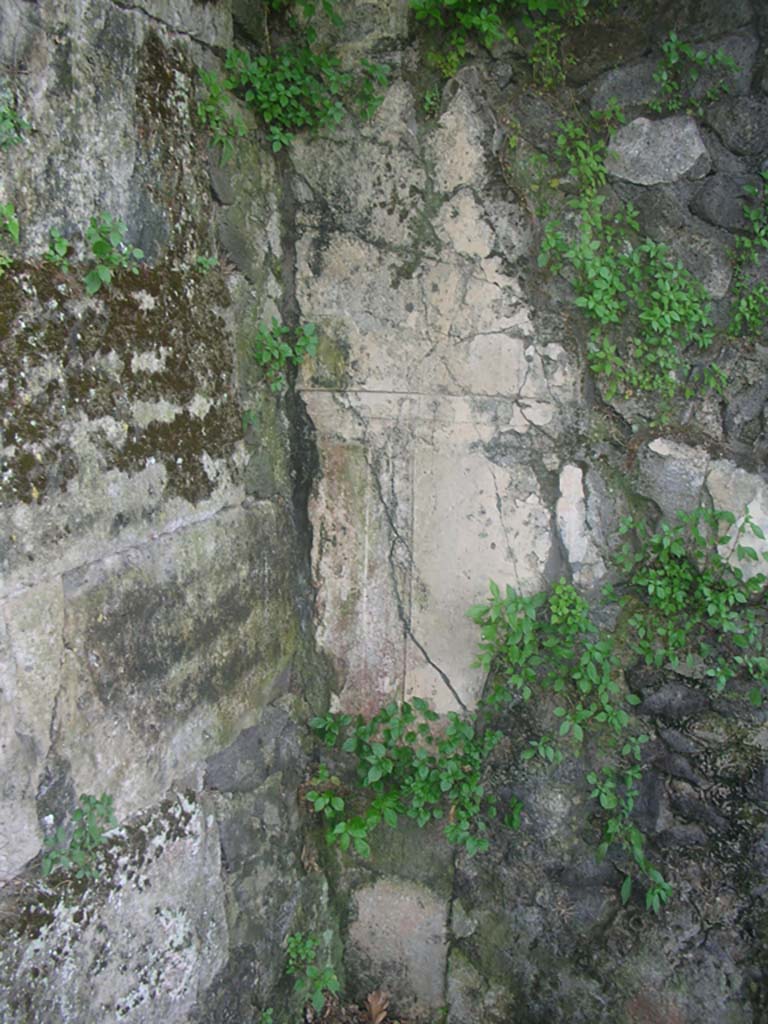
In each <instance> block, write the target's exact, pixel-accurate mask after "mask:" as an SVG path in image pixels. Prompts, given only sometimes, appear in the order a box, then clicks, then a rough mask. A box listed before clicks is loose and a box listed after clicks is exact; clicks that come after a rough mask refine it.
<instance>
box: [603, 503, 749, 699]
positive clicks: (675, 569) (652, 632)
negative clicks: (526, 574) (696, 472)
mask: <svg viewBox="0 0 768 1024" xmlns="http://www.w3.org/2000/svg"><path fill="white" fill-rule="evenodd" d="M621 531H622V533H623V534H625V535H633V536H634V540H635V543H634V545H633V544H631V543H630V542H629V541H625V543H624V545H623V547H622V549H621V552H620V553H619V556H618V564H619V565H620V567H621V568H622V569H623V571H624V572H625V574H626V576H627V584H626V585H625V593H624V594H623V595H622V596H621V598H620V603H621V604H622V605H623V606H627V607H629V608H630V610H632V609H634V611H633V614H632V615H631V617H630V618H629V630H630V642H631V644H632V648H633V650H634V651H635V653H636V654H637V655H639V656H640V657H641V658H642V659H643V661H644V662H645V664H646V665H649V666H655V667H661V666H662V665H664V664H666V663H669V664H670V665H671V666H672V667H673V668H676V667H677V666H678V664H680V663H681V662H683V661H685V662H686V664H688V666H692V665H693V664H694V662H695V660H696V659H699V660H700V662H701V664H702V665H703V666H704V668H705V674H706V676H707V677H708V678H710V679H712V680H713V682H714V685H715V688H716V690H717V691H718V692H721V691H722V690H723V689H724V688H725V687H726V685H727V684H728V683H729V682H730V681H731V680H732V679H734V678H736V677H737V676H740V677H742V678H743V679H745V680H747V681H748V682H749V684H750V685H751V689H750V700H751V701H752V703H753V704H755V705H756V706H760V705H761V704H762V702H763V700H764V699H765V694H766V688H767V687H768V658H766V657H764V656H763V654H762V650H763V647H764V640H763V630H764V627H765V625H766V622H765V613H764V610H763V608H762V601H761V595H762V591H763V588H764V586H765V583H766V576H765V574H764V573H762V572H754V573H751V574H745V573H744V571H743V570H742V568H741V565H740V564H739V563H741V564H744V565H747V564H749V563H752V564H753V565H754V564H755V563H760V562H761V561H768V554H766V553H765V552H763V554H762V555H760V554H759V553H758V552H757V551H756V550H755V548H754V547H752V545H751V544H750V543H749V539H750V538H757V539H759V540H762V541H764V540H765V534H764V531H763V530H762V528H761V527H760V526H759V525H758V524H757V523H755V522H754V520H753V519H752V516H751V515H750V513H749V510H747V511H746V512H745V514H744V515H743V516H742V517H741V519H739V520H737V519H736V517H735V516H734V515H733V514H732V513H731V512H720V511H712V510H709V509H703V508H701V509H697V510H696V511H694V512H691V513H682V512H678V514H677V521H676V522H675V523H674V524H673V525H670V524H666V523H665V524H662V526H661V527H660V528H659V529H658V530H657V531H656V532H654V533H651V532H650V531H649V529H648V527H647V525H646V524H645V522H644V521H642V520H634V519H631V518H628V519H625V520H624V521H623V522H622V524H621ZM610 596H614V595H610Z"/></svg>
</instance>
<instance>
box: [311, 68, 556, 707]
mask: <svg viewBox="0 0 768 1024" xmlns="http://www.w3.org/2000/svg"><path fill="white" fill-rule="evenodd" d="M412 102H413V101H412V99H411V97H410V95H409V93H408V92H407V91H406V90H404V89H403V88H402V87H401V88H400V89H393V90H391V91H390V93H389V94H388V97H387V101H386V103H385V105H384V108H382V109H383V123H382V126H381V128H380V129H379V126H378V124H377V129H379V130H377V131H376V132H375V133H370V136H369V135H366V136H364V138H363V140H362V142H360V143H356V142H354V141H352V140H350V141H349V142H345V143H343V144H341V145H340V144H335V145H334V144H330V143H329V144H326V145H325V146H323V144H321V145H320V150H319V152H318V151H317V150H315V149H313V150H312V153H311V158H310V154H309V152H308V154H307V158H306V162H305V160H304V157H303V154H302V152H301V150H300V151H299V153H298V154H297V160H300V161H301V162H300V163H299V164H298V166H299V169H300V171H301V174H302V176H303V178H304V179H305V180H306V182H307V183H308V184H309V186H310V189H311V191H310V192H309V193H308V194H307V199H306V201H305V205H304V209H303V212H302V214H301V218H302V222H303V223H304V224H305V225H306V226H305V227H304V229H303V234H302V237H301V238H300V240H299V244H298V253H299V278H298V283H299V299H300V302H301V306H302V308H303V309H307V310H309V309H312V310H313V311H314V312H313V318H314V319H316V320H317V321H318V322H319V323H320V325H321V327H322V330H323V332H324V333H328V334H329V335H330V337H331V339H332V345H331V347H330V348H326V353H327V354H326V355H325V356H324V357H323V355H322V353H321V359H320V361H319V363H318V365H317V366H315V367H313V368H311V369H310V370H309V372H308V373H306V374H305V375H303V377H302V389H303V395H304V399H305V401H306V402H307V405H308V408H309V411H310V415H311V416H312V419H313V421H314V423H315V426H316V428H317V430H318V439H319V445H320V452H321V466H322V477H321V480H320V482H319V484H318V486H317V488H316V493H315V497H314V501H313V519H314V523H315V531H314V537H315V552H314V565H315V579H316V582H317V586H318V604H317V609H318V612H319V622H318V629H319V636H320V637H321V639H322V641H323V643H324V645H325V646H326V649H327V650H328V652H329V653H330V654H331V656H332V657H334V658H335V659H337V664H338V665H339V667H340V668H342V669H346V671H345V672H344V674H343V680H344V682H343V687H344V688H343V691H342V693H341V695H340V701H341V704H342V705H343V706H363V707H367V708H370V707H371V706H372V704H374V703H375V702H376V701H381V700H382V699H384V698H385V697H386V696H388V695H392V694H395V693H398V692H400V693H402V692H405V693H408V694H420V695H422V696H427V697H429V698H430V699H432V700H434V701H435V702H436V703H437V704H438V706H440V707H442V708H446V709H447V708H455V707H456V706H457V704H458V702H459V701H462V702H464V703H465V704H468V705H471V704H473V703H474V702H475V701H476V699H477V697H478V695H479V692H480V688H481V686H482V677H481V675H480V674H479V673H476V672H472V671H471V670H470V669H469V665H470V662H471V661H472V657H473V646H474V631H473V627H472V626H471V624H470V623H469V621H468V620H467V618H466V615H465V612H466V609H467V607H468V606H469V605H470V604H472V603H475V602H477V601H478V600H480V599H481V598H482V596H483V594H484V593H485V591H486V588H487V583H488V579H489V578H491V577H492V578H497V579H502V580H509V581H510V582H513V583H514V584H515V585H516V586H519V587H521V588H522V589H531V588H532V587H535V586H538V585H539V584H540V581H541V580H542V579H543V573H544V568H545V566H546V564H547V561H548V559H549V557H550V551H551V545H552V539H551V529H550V519H549V513H548V512H547V511H546V508H545V505H544V502H543V498H542V495H541V489H540V485H539V481H538V480H537V478H536V475H535V474H534V473H533V472H531V470H530V469H528V468H527V467H524V466H521V465H517V466H513V465H506V464H504V463H502V462H501V461H500V460H498V459H495V458H494V457H493V451H494V450H495V442H494V439H495V437H496V435H497V433H498V432H499V429H500V427H501V425H502V424H504V426H505V427H511V429H512V430H513V431H514V432H515V433H517V434H518V435H519V436H521V437H525V436H527V435H528V434H529V433H531V434H536V435H537V436H541V438H542V444H543V445H544V446H545V447H548V446H549V441H548V438H549V437H550V436H551V434H552V432H553V431H554V430H555V429H556V427H555V424H556V423H557V422H560V421H561V420H562V417H563V415H564V413H563V410H562V407H561V403H567V402H568V401H570V400H571V398H572V396H573V394H574V392H573V389H572V387H571V386H570V385H569V382H568V371H567V367H568V366H569V357H568V356H567V354H566V353H565V351H564V350H563V349H562V348H561V347H560V346H559V345H556V344H549V345H537V344H535V342H534V341H533V339H532V335H531V323H530V318H529V314H528V310H527V308H526V305H525V303H524V302H523V301H522V298H521V295H520V288H519V284H518V283H517V281H516V280H515V278H514V277H513V276H512V275H511V274H510V273H509V272H508V271H506V270H505V268H504V267H503V265H502V263H501V261H500V260H499V259H498V257H497V256H496V255H495V254H494V251H495V248H496V247H497V246H498V245H499V244H500V242H499V240H500V238H503V239H504V244H505V245H514V244H515V241H514V240H515V238H516V237H517V238H519V237H520V235H519V231H518V233H517V234H515V228H514V220H513V213H514V211H513V209H510V210H509V213H508V214H507V213H505V214H504V216H503V217H501V218H500V215H499V210H498V209H497V210H496V211H495V212H494V215H493V217H490V216H489V214H488V213H487V211H486V209H485V207H484V206H483V205H481V204H480V203H479V201H478V194H477V192H476V189H477V188H478V187H479V186H480V185H481V184H482V182H483V181H484V179H485V175H486V171H485V165H484V162H483V161H482V160H480V159H478V154H480V153H481V152H482V145H483V140H484V139H486V141H487V133H486V131H485V129H484V127H483V122H482V119H481V118H480V117H479V116H478V113H477V111H476V110H475V109H474V107H473V105H472V103H471V102H470V100H469V99H468V97H467V95H466V90H464V89H459V90H458V91H457V93H456V95H455V98H454V100H453V101H452V102H451V104H450V105H449V107H448V109H447V110H446V112H445V114H444V115H443V117H442V118H441V119H440V122H439V123H438V125H437V127H436V129H435V131H434V132H433V133H432V135H431V136H430V138H429V147H430V157H429V160H430V165H431V166H433V167H434V181H435V182H436V183H437V185H438V187H440V188H443V189H446V190H448V189H454V190H455V191H454V193H453V194H452V195H451V196H449V197H441V196H437V195H434V194H430V193H427V194H425V195H424V196H422V198H421V199H420V200H419V201H418V202H416V203H414V202H413V200H409V202H408V204H407V205H406V206H405V208H404V209H403V210H402V211H400V210H399V207H398V205H397V204H394V205H393V206H392V207H391V208H390V211H389V212H388V213H387V217H388V218H390V220H392V219H395V218H397V217H398V215H401V219H402V217H404V218H405V225H406V230H408V231H409V232H410V233H411V234H412V236H413V238H414V246H415V248H414V249H413V250H412V251H411V253H410V254H409V255H406V254H405V253H402V254H401V252H402V251H401V247H400V246H399V245H396V244H395V237H396V235H397V231H395V228H394V226H392V227H391V228H390V227H388V226H387V222H386V221H384V220H382V219H381V218H382V215H381V214H379V213H378V212H376V208H375V207H373V208H372V206H371V200H370V195H371V194H372V193H371V189H370V186H369V185H368V184H363V186H362V187H361V188H360V189H359V190H357V191H356V192H355V193H354V194H352V195H350V194H349V193H347V194H346V198H344V199H343V200H340V206H339V213H338V219H336V218H335V223H337V224H339V225H340V226H343V227H346V226H347V225H348V228H347V230H346V231H345V230H339V229H337V230H335V231H333V232H330V233H326V237H325V240H324V243H323V244H322V245H320V244H318V238H317V234H316V232H317V227H318V221H317V212H316V206H315V203H316V202H317V200H316V199H315V197H317V196H319V195H320V193H321V188H320V184H321V181H322V180H323V176H325V175H327V174H328V173H329V171H328V168H331V167H337V166H338V164H339V161H340V160H342V161H343V162H345V164H346V165H347V166H348V167H349V168H350V169H351V168H353V167H355V168H359V171H356V172H355V173H359V175H360V179H361V181H362V182H364V183H367V182H369V181H370V176H371V174H373V175H374V180H377V179H376V175H378V174H379V173H380V171H379V170H378V168H379V167H380V166H381V164H382V162H383V161H385V160H386V161H388V163H389V170H388V180H391V181H392V182H394V183H395V188H396V190H397V194H399V195H403V196H405V195H406V194H409V193H410V194H415V195H418V194H419V193H420V192H421V190H422V189H423V188H424V184H423V183H424V182H425V180H426V177H425V167H424V164H423V161H422V160H421V158H419V156H418V154H417V153H415V152H414V151H413V149H412V146H411V142H410V135H409V132H408V128H407V125H408V118H409V116H410V115H409V111H410V110H411V109H412ZM342 154H343V155H342ZM470 154H471V157H470ZM468 185H472V186H474V187H473V188H472V189H471V190H470V189H469V188H468V187H467V186H468ZM322 193H323V195H325V194H326V189H325V188H323V189H322ZM350 204H352V205H350ZM497 205H498V204H497ZM502 209H503V208H502ZM353 231H354V234H353ZM399 231H400V233H402V227H400V229H399ZM360 232H365V237H364V238H361V237H360ZM387 275H389V276H390V277H392V276H393V275H394V280H395V282H396V285H397V287H396V288H393V289H392V290H389V291H385V292H382V291H381V289H380V285H379V282H380V281H381V279H382V277H383V276H387ZM330 381H333V382H334V384H333V387H332V389H331V390H330V391H329V390H328V388H327V384H326V382H330ZM322 385H326V386H322ZM341 385H343V393H340V392H341V387H340V386H341ZM447 624H448V628H446V625H447ZM403 688H404V689H403Z"/></svg>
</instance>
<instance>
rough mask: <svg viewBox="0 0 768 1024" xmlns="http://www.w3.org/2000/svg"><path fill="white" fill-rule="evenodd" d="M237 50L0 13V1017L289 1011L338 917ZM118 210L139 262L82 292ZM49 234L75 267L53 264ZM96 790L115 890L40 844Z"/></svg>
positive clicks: (182, 28)
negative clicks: (319, 805) (202, 261)
mask: <svg viewBox="0 0 768 1024" xmlns="http://www.w3.org/2000/svg"><path fill="white" fill-rule="evenodd" d="M231 40H232V16H231V12H230V10H229V8H228V6H227V4H224V3H219V4H207V3H206V4H201V3H198V2H196V0H190V2H188V3H151V4H144V5H143V6H141V7H138V6H137V7H134V6H132V5H123V4H118V3H112V2H111V0H104V2H96V3H93V2H85V0H84V2H73V3H67V4H64V5H62V4H60V3H59V2H58V0H46V2H44V3H40V4H28V3H24V4H20V5H14V4H11V5H8V4H6V5H3V7H2V10H0V67H2V74H3V78H4V82H5V83H6V84H7V85H8V86H9V87H10V88H12V89H15V90H16V92H17V94H18V98H19V102H20V107H21V108H22V109H23V112H24V116H25V118H26V120H27V121H28V122H29V124H30V128H29V130H28V131H27V132H26V133H25V138H24V141H23V142H22V144H20V145H18V146H16V147H13V148H9V149H7V150H3V153H2V164H1V165H0V199H2V202H4V203H5V202H12V203H14V205H15V209H16V212H17V215H18V218H19V221H20V224H21V242H20V245H19V246H18V247H15V248H14V250H13V257H14V263H13V266H12V268H11V269H10V270H9V271H8V272H7V273H6V274H5V275H4V277H3V278H2V280H1V281H0V295H1V296H2V297H1V298H0V309H1V312H0V319H1V320H2V344H1V345H0V395H1V396H2V428H1V433H0V456H1V457H2V472H1V475H0V480H1V481H2V493H1V499H2V500H1V501H0V524H1V525H0V574H1V576H0V666H1V669H0V674H1V677H2V683H1V685H0V705H1V706H2V713H1V715H0V764H1V765H2V768H1V769H0V771H1V776H2V794H1V795H0V882H2V884H3V888H2V898H3V910H2V918H1V924H2V929H3V940H2V950H1V951H0V976H2V983H0V993H1V994H0V1017H2V1018H3V1020H6V1021H8V1022H10V1021H18V1022H22V1021H30V1020H33V1019H34V1020H43V1019H50V1020H53V1019H56V1020H62V1021H83V1022H85V1021H92V1020H95V1019H99V1020H104V1021H106V1020H118V1019H119V1020H130V1021H157V1020H158V1019H160V1018H161V1017H162V1018H163V1019H166V1020H168V1021H189V1020H193V1019H194V1020H201V1021H203V1020H204V1021H211V1020H220V1021H238V1022H240V1021H242V1020H245V1019H251V1017H249V1014H255V1013H256V1012H257V1010H259V1009H261V1008H264V1007H265V1006H266V1005H267V1004H268V1003H269V1004H273V1003H274V1005H275V1006H279V1005H280V1000H281V999H282V998H283V997H284V996H285V997H287V992H288V985H287V982H286V981H285V980H284V979H283V976H282V970H283V959H282V952H281V943H282V941H283V938H284V936H285V934H286V933H287V932H288V931H289V930H291V928H294V929H295V928H296V927H301V926H302V920H303V918H302V915H304V916H305V917H306V919H307V920H306V923H307V924H311V923H312V919H313V915H315V916H317V917H318V918H320V917H323V919H325V918H324V915H323V912H322V908H323V906H324V900H325V896H324V888H323V883H322V880H321V879H320V877H319V876H318V875H312V874H308V873H307V871H306V870H305V868H304V867H303V866H302V864H301V859H300V858H301V849H302V839H301V825H300V822H299V813H298V812H299V808H298V802H297V797H296V791H297V787H298V784H299V782H300V781H301V778H302V775H303V765H304V763H305V760H306V757H305V754H304V753H303V752H302V745H301V742H300V733H299V732H298V727H297V725H296V724H295V723H296V720H303V718H304V717H305V715H306V711H305V710H304V704H303V693H304V688H305V683H306V681H307V680H309V679H311V681H312V686H313V689H312V692H311V694H310V697H311V699H312V700H313V701H315V702H317V703H318V704H322V701H323V692H324V691H323V682H322V680H323V678H324V670H323V667H322V665H321V664H320V663H319V662H318V660H317V658H316V657H315V656H314V654H313V642H312V635H311V629H310V620H309V616H310V608H311V598H310V593H309V589H308V583H307V580H308V572H309V569H308V553H309V535H308V532H307V530H306V526H305V525H304V518H305V517H304V518H303V516H302V505H304V506H305V505H306V499H304V498H302V489H306V484H305V483H304V479H303V478H304V476H305V471H304V469H303V468H302V467H303V466H310V465H311V460H310V459H309V458H308V457H306V456H305V454H304V453H305V449H306V446H307V442H306V439H305V434H306V433H307V427H306V423H305V421H304V420H303V419H302V417H301V413H300V410H298V407H289V406H288V405H286V404H285V403H282V402H279V401H277V400H276V399H274V398H272V397H270V396H268V395H265V394H264V392H263V388H262V387H261V385H260V382H259V381H258V380H257V378H256V376H255V373H254V371H253V370H252V369H251V368H250V363H249V361H248V359H247V356H246V349H247V344H248V342H249V339H250V337H251V335H252V332H253V329H254V327H255V325H256V324H257V323H258V322H259V320H260V319H262V318H264V317H268V316H270V315H272V314H273V313H276V312H278V308H279V305H280V303H281V302H282V301H283V295H282V288H281V285H280V283H279V281H278V279H277V277H276V276H275V275H276V273H279V268H280V265H281V262H282V261H283V259H284V251H283V248H284V245H285V244H287V243H286V242H285V239H284V234H283V232H282V228H281V224H280V217H279V213H278V205H279V202H280V187H279V184H278V178H277V174H276V169H275V166H274V162H273V160H272V158H271V156H270V155H269V154H267V153H266V152H265V151H264V150H263V149H262V147H261V145H260V144H259V143H258V142H257V143H256V144H255V145H254V146H247V145H246V146H245V147H243V149H242V150H241V152H240V154H239V156H238V160H237V162H235V163H232V164H231V165H229V166H228V167H227V168H225V169H224V170H222V169H221V168H219V167H218V158H217V157H216V156H215V155H212V163H211V160H210V159H209V152H208V139H207V137H206V135H205V134H204V133H203V132H202V130H201V128H200V125H199V121H198V118H197V114H196V104H197V102H198V100H199V99H200V98H201V92H200V78H199V74H198V68H200V67H207V66H215V65H216V64H217V61H218V57H217V55H218V54H220V53H221V52H222V48H223V47H226V46H227V45H228V44H229V43H231ZM214 189H215V191H214ZM103 212H108V213H110V214H111V215H112V216H114V217H120V218H122V219H123V220H124V221H125V223H126V225H127V228H128V239H129V241H130V242H131V244H132V245H138V246H140V247H141V248H142V249H143V250H144V251H145V254H146V259H145V261H143V262H142V263H141V264H140V267H139V272H138V274H137V275H135V276H134V275H132V274H130V273H128V272H123V273H119V272H118V274H117V275H116V278H115V281H114V282H113V284H112V286H111V287H110V288H109V289H106V288H105V289H102V290H101V291H100V292H98V293H97V294H96V295H95V296H93V297H89V296H87V295H86V293H85V289H84V287H83V277H84V274H85V269H86V266H87V259H86V257H87V253H86V252H85V247H84V245H83V244H82V238H83V233H84V230H85V228H86V227H87V225H88V223H89V220H90V218H91V217H93V216H95V215H98V214H100V213H103ZM51 227H54V228H56V229H58V230H59V231H61V232H63V233H64V234H65V235H66V236H68V237H69V238H70V239H72V240H73V241H74V245H75V248H74V251H73V253H72V254H71V257H72V258H71V267H70V269H69V271H68V272H63V271H61V270H60V269H57V268H56V267H54V266H52V265H51V264H50V263H48V262H46V261H44V260H43V259H42V257H43V254H44V252H45V251H46V249H47V245H48V237H49V229H50V228H51ZM212 255H218V256H219V258H220V265H219V266H218V267H217V268H215V269H213V270H211V271H209V272H208V273H204V272H203V270H202V269H201V268H200V266H199V265H198V263H197V258H198V257H199V256H205V257H209V256H212ZM246 411H248V413H249V416H248V419H247V429H246V430H244V426H243V415H244V413H245V412H246ZM102 792H106V793H108V794H110V795H111V796H112V797H113V798H114V804H115V812H116V816H117V818H118V820H119V822H120V828H119V831H118V832H116V833H113V834H111V836H110V839H109V844H108V846H109V863H108V868H107V869H106V870H105V871H104V872H103V873H102V878H101V879H100V880H99V881H98V882H97V883H96V884H93V885H89V886H83V885H82V884H78V885H76V886H75V888H74V890H72V889H71V887H66V886H65V887H64V890H63V891H62V888H61V886H62V883H61V881H59V882H57V883H56V884H55V885H53V886H49V885H47V883H45V882H41V881H40V880H39V879H40V851H41V844H42V841H43V838H44V836H46V835H47V834H50V833H51V832H52V830H53V827H54V825H60V824H62V822H65V821H68V820H69V819H70V816H71V813H72V812H73V811H74V809H75V807H76V806H77V800H78V797H79V796H80V795H81V794H94V795H98V794H100V793H102ZM297 921H298V922H299V923H298V924H297V923H296V922H297ZM54 950H55V953H54V952H52V951H54ZM276 984H282V986H283V995H281V994H280V991H277V992H276V991H275V985H276Z"/></svg>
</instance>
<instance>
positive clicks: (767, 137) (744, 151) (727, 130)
mask: <svg viewBox="0 0 768 1024" xmlns="http://www.w3.org/2000/svg"><path fill="white" fill-rule="evenodd" d="M705 118H706V121H707V123H708V124H709V125H710V127H712V128H714V130H715V131H716V132H717V134H718V135H719V136H720V139H721V140H722V142H723V143H724V145H726V146H727V147H728V149H730V150H731V151H732V152H733V153H738V154H739V155H740V156H758V155H759V154H761V153H764V152H765V151H766V149H767V148H768V99H762V98H759V97H757V96H729V97H726V98H725V99H723V100H720V101H719V102H718V103H716V104H715V105H714V106H713V107H711V108H710V109H709V110H707V111H706V112H705Z"/></svg>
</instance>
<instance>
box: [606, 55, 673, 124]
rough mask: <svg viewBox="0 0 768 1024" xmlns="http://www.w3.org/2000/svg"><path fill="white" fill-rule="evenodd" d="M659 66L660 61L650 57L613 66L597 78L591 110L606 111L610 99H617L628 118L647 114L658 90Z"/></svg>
mask: <svg viewBox="0 0 768 1024" xmlns="http://www.w3.org/2000/svg"><path fill="white" fill-rule="evenodd" d="M657 65H658V61H657V60H656V59H654V58H650V57H649V58H647V59H646V60H642V61H639V62H638V63H637V64H630V65H625V66H624V67H619V68H612V69H611V70H610V71H608V72H606V74H604V75H603V76H602V77H601V78H600V79H598V81H597V83H596V85H595V91H594V92H593V94H592V99H591V101H590V107H591V108H592V110H605V109H606V107H607V106H608V104H609V102H610V100H611V99H612V98H615V99H616V100H617V101H618V103H619V106H620V107H621V109H622V110H623V111H624V116H625V117H628V118H632V117H636V116H637V115H638V114H643V113H645V112H646V110H647V108H648V104H649V103H650V102H651V100H653V99H655V98H656V95H657V93H658V91H659V86H658V84H657V83H656V81H655V80H654V77H653V75H654V72H655V71H656V67H657Z"/></svg>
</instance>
